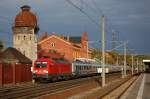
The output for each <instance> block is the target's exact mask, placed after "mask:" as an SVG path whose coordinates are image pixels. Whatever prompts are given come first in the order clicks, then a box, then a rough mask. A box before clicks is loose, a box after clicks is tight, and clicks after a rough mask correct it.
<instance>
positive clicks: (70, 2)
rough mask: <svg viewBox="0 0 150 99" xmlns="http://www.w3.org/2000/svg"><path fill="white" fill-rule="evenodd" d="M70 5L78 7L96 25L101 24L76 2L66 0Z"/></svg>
mask: <svg viewBox="0 0 150 99" xmlns="http://www.w3.org/2000/svg"><path fill="white" fill-rule="evenodd" d="M66 1H67V2H68V3H69V4H70V5H72V6H73V7H75V8H76V9H78V10H79V11H80V12H81V13H83V14H84V15H86V16H87V18H88V19H89V20H90V21H91V22H92V23H94V24H95V25H96V26H99V24H98V22H96V21H95V20H94V19H93V18H92V17H91V16H90V15H89V14H88V13H86V12H85V11H84V10H82V9H81V8H80V7H78V6H77V5H76V4H74V3H73V2H72V1H70V0H66Z"/></svg>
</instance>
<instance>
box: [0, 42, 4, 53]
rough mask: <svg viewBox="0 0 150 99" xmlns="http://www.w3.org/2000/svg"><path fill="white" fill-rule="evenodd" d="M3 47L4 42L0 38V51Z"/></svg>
mask: <svg viewBox="0 0 150 99" xmlns="http://www.w3.org/2000/svg"><path fill="white" fill-rule="evenodd" d="M3 49H4V44H3V42H2V41H1V40H0V51H2V50H3Z"/></svg>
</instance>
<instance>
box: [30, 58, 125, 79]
mask: <svg viewBox="0 0 150 99" xmlns="http://www.w3.org/2000/svg"><path fill="white" fill-rule="evenodd" d="M105 68H106V73H110V72H119V71H121V70H122V66H110V65H106V66H105ZM101 71H102V69H101V65H100V64H98V63H96V61H95V60H92V59H86V58H78V59H76V60H75V61H74V62H73V63H70V62H68V61H66V60H64V59H62V58H60V59H50V58H40V59H37V60H36V61H35V62H34V66H33V67H32V73H33V79H35V80H36V79H41V78H42V79H46V80H54V79H55V80H56V79H68V78H73V77H80V76H88V75H95V74H100V73H101Z"/></svg>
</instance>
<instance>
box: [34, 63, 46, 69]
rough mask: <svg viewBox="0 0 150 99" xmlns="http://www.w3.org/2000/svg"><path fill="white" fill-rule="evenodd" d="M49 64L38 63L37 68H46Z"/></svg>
mask: <svg viewBox="0 0 150 99" xmlns="http://www.w3.org/2000/svg"><path fill="white" fill-rule="evenodd" d="M46 66H47V62H37V63H36V67H37V68H46Z"/></svg>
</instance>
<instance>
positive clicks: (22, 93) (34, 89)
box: [0, 73, 120, 99]
mask: <svg viewBox="0 0 150 99" xmlns="http://www.w3.org/2000/svg"><path fill="white" fill-rule="evenodd" d="M118 77H120V73H113V74H108V75H107V79H108V80H107V81H108V82H109V81H111V80H112V79H114V78H116V79H117V78H118ZM99 78H100V76H93V77H86V78H81V79H74V80H69V81H61V82H55V83H48V84H35V85H33V84H29V85H24V86H18V87H12V88H4V89H3V90H2V89H1V90H0V99H12V98H19V99H20V98H22V99H28V98H34V97H39V96H41V95H45V94H48V93H54V92H57V91H61V90H65V89H69V88H72V87H77V86H80V85H81V84H83V83H87V82H91V81H97V82H98V83H99V84H101V80H99Z"/></svg>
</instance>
